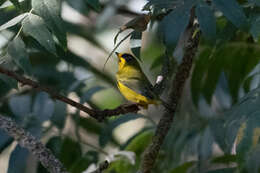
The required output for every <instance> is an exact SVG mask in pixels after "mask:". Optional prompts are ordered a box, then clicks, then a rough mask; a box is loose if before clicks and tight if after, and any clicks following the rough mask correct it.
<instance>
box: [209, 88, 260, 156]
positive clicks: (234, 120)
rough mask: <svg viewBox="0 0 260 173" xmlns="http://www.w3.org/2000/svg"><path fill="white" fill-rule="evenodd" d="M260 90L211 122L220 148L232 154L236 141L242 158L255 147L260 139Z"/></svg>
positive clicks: (251, 92) (249, 94)
mask: <svg viewBox="0 0 260 173" xmlns="http://www.w3.org/2000/svg"><path fill="white" fill-rule="evenodd" d="M259 103H260V88H257V89H255V90H252V91H250V92H249V93H248V94H247V95H246V96H244V97H243V98H242V99H241V100H240V101H239V102H238V103H237V104H236V105H234V106H233V107H232V108H231V109H230V110H229V111H227V112H225V113H224V114H223V115H221V116H218V118H215V119H212V120H211V122H210V126H211V131H212V132H213V134H214V137H215V139H216V141H217V143H218V144H219V146H220V147H221V148H222V149H223V150H224V151H225V152H227V153H230V151H231V149H232V148H233V145H234V141H235V139H236V145H237V146H236V151H237V154H239V156H240V157H242V158H243V157H245V154H246V153H247V152H248V151H249V150H250V149H251V148H252V147H254V146H256V145H257V143H258V139H259V134H260V133H259V128H260V118H259V114H260V110H259Z"/></svg>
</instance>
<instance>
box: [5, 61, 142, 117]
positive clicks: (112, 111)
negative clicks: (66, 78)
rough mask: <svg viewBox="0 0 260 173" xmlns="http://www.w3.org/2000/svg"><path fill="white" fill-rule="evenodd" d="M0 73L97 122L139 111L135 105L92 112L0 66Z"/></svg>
mask: <svg viewBox="0 0 260 173" xmlns="http://www.w3.org/2000/svg"><path fill="white" fill-rule="evenodd" d="M0 73H2V74H4V75H7V76H9V77H11V78H13V79H15V80H17V81H18V82H20V83H22V84H23V85H29V86H31V87H32V88H34V89H37V90H39V91H44V92H47V93H48V94H50V96H51V97H52V98H54V99H57V100H60V101H62V102H65V103H67V104H69V105H71V106H74V107H75V108H77V109H79V110H81V111H83V112H85V113H87V114H89V115H90V116H91V117H93V118H95V119H97V120H99V121H102V120H104V119H105V118H106V117H111V116H115V115H120V114H126V113H129V112H137V111H138V110H139V107H138V106H137V105H136V104H131V105H121V106H119V107H117V108H115V109H106V110H93V109H91V108H89V107H86V106H84V105H83V104H80V103H78V102H75V101H73V100H72V99H69V98H68V97H65V96H63V95H61V94H58V93H56V92H54V91H53V90H52V89H50V88H48V87H44V86H41V85H40V84H39V83H37V82H35V81H33V80H31V79H28V78H25V77H23V76H21V75H18V74H17V73H15V72H13V71H11V70H8V69H5V68H3V67H2V66H0Z"/></svg>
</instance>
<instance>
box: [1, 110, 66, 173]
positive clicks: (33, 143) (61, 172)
mask: <svg viewBox="0 0 260 173" xmlns="http://www.w3.org/2000/svg"><path fill="white" fill-rule="evenodd" d="M0 128H1V129H3V130H4V131H5V132H6V133H7V134H8V135H9V136H11V137H13V138H14V139H15V140H17V141H18V142H19V145H21V146H22V147H24V148H27V149H28V150H29V151H30V152H31V153H32V154H33V155H35V156H36V157H37V159H38V160H39V161H40V162H41V164H42V165H43V166H44V167H45V168H46V169H47V170H48V171H49V172H51V173H68V172H67V171H66V170H65V168H64V167H63V165H62V164H61V162H60V161H59V160H58V159H56V158H55V156H54V155H53V154H52V152H51V151H50V150H49V149H48V148H46V147H45V146H44V145H43V144H42V143H41V142H40V141H39V140H37V139H36V138H35V137H33V136H32V135H31V134H29V133H28V132H26V131H25V130H24V129H23V128H21V127H19V126H18V125H17V124H16V123H15V122H14V121H13V120H11V118H8V117H5V116H2V115H0Z"/></svg>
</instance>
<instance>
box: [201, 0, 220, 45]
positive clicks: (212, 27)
mask: <svg viewBox="0 0 260 173" xmlns="http://www.w3.org/2000/svg"><path fill="white" fill-rule="evenodd" d="M196 16H197V17H198V21H199V26H200V28H201V31H202V34H203V35H204V36H205V38H206V39H208V40H210V41H214V40H215V39H216V19H215V17H214V13H213V11H212V10H211V8H210V7H209V6H208V5H207V4H206V3H205V2H202V3H199V4H198V5H197V7H196Z"/></svg>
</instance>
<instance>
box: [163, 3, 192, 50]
mask: <svg viewBox="0 0 260 173" xmlns="http://www.w3.org/2000/svg"><path fill="white" fill-rule="evenodd" d="M193 3H194V0H188V2H187V3H183V5H180V6H179V7H178V8H175V9H174V10H173V11H172V12H170V13H169V14H168V15H167V16H166V17H164V18H163V20H162V22H161V24H160V31H161V33H162V37H163V40H164V43H165V44H166V46H167V47H168V49H170V50H173V49H174V48H175V46H176V45H177V43H178V40H179V38H180V36H181V34H182V33H183V32H184V31H185V29H186V27H187V26H188V23H189V19H190V9H191V7H192V5H193Z"/></svg>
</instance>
